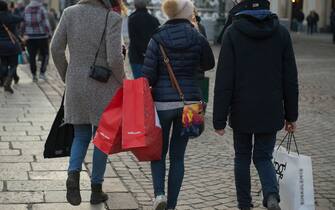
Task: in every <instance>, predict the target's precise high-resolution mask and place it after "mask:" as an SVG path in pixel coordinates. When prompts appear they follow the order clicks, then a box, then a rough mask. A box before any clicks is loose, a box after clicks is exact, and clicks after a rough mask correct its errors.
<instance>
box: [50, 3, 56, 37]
mask: <svg viewBox="0 0 335 210" xmlns="http://www.w3.org/2000/svg"><path fill="white" fill-rule="evenodd" d="M48 20H49V23H50V28H51V34H53V33H54V31H55V30H56V27H57V24H58V19H57V13H56V10H55V9H53V8H51V9H50V10H49V12H48Z"/></svg>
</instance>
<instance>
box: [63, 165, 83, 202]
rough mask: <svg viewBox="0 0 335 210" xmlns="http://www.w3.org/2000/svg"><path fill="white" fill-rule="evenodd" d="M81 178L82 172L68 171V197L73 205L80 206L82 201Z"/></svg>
mask: <svg viewBox="0 0 335 210" xmlns="http://www.w3.org/2000/svg"><path fill="white" fill-rule="evenodd" d="M79 180H80V172H78V171H75V172H69V173H68V177H67V180H66V190H67V191H66V199H67V201H68V202H69V203H70V204H71V205H73V206H78V205H80V203H81V195H80V186H79Z"/></svg>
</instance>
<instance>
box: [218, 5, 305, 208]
mask: <svg viewBox="0 0 335 210" xmlns="http://www.w3.org/2000/svg"><path fill="white" fill-rule="evenodd" d="M259 1H264V0H259ZM298 92H299V91H298V73H297V66H296V61H295V57H294V52H293V47H292V41H291V38H290V34H289V32H288V31H287V29H286V28H285V27H284V26H282V25H280V23H279V20H278V17H277V15H275V14H273V13H271V11H270V10H269V8H268V10H243V11H241V12H239V13H237V14H236V15H235V16H234V18H233V23H232V25H231V27H229V28H228V29H227V31H226V32H225V34H224V37H223V43H222V48H221V52H220V57H219V63H218V67H217V72H216V81H215V90H214V112H213V124H214V128H215V130H216V132H217V133H218V134H219V135H221V136H223V135H224V134H225V128H226V124H227V121H228V120H229V125H230V127H231V128H232V129H233V139H234V149H235V164H234V172H235V184H236V192H237V201H238V208H239V209H241V210H250V209H251V208H252V207H253V205H252V197H251V193H250V192H251V183H250V164H251V160H253V162H254V164H255V166H256V169H257V171H258V174H259V178H260V181H261V184H262V190H263V205H264V206H265V207H266V208H267V209H269V210H280V206H279V201H280V198H279V189H278V182H277V178H276V172H275V168H274V166H273V163H272V158H273V157H272V153H273V150H274V147H275V143H276V134H277V132H278V131H279V130H281V129H282V128H283V126H284V123H285V129H286V130H287V131H288V132H294V131H295V130H296V121H297V119H298ZM228 115H229V119H227V118H228Z"/></svg>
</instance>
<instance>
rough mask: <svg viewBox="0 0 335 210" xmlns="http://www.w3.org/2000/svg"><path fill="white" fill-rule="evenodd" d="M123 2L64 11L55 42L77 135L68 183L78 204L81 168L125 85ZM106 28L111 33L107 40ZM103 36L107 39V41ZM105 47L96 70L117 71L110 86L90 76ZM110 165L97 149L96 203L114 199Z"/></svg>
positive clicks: (107, 0) (85, 2)
mask: <svg viewBox="0 0 335 210" xmlns="http://www.w3.org/2000/svg"><path fill="white" fill-rule="evenodd" d="M119 2H120V1H119V0H80V1H79V2H78V3H77V4H76V5H74V6H72V7H69V8H67V9H65V10H64V13H63V15H62V18H61V20H60V23H59V25H58V27H57V29H56V31H55V34H54V37H53V39H52V42H51V53H52V57H53V60H54V63H55V66H56V68H57V70H58V72H59V74H60V76H61V78H62V79H63V81H64V82H65V84H66V92H65V122H66V123H69V124H73V125H74V132H75V137H74V140H73V144H72V149H71V157H70V163H69V169H68V179H67V181H66V187H67V195H66V196H67V200H68V202H69V203H71V204H72V205H79V204H80V203H81V195H80V189H79V179H80V171H81V166H82V163H83V161H84V158H85V156H86V152H87V148H88V146H89V143H90V141H91V139H92V137H93V135H94V133H95V130H96V127H97V125H98V122H99V118H100V116H101V114H102V112H103V110H104V108H105V107H106V106H107V104H108V103H109V101H110V100H111V98H112V97H113V95H114V93H115V91H116V89H117V88H119V87H120V86H121V83H122V80H123V77H124V66H123V55H122V50H121V49H122V47H121V46H122V43H121V42H122V41H121V40H122V39H121V27H122V18H121V16H120V14H118V13H117V12H114V11H113V10H117V8H120V6H119V5H118V4H119ZM114 7H116V8H114ZM105 24H106V31H105V35H104V36H103V34H104V29H105ZM102 36H103V37H104V38H103V39H102V41H101V37H102ZM100 42H101V47H100V50H99V53H98V56H97V59H96V66H100V67H104V69H109V70H110V71H111V72H112V74H111V76H110V77H109V79H108V81H107V82H106V83H103V82H99V81H97V80H95V79H93V78H91V77H90V76H89V75H90V67H91V66H92V65H93V63H94V60H95V59H94V58H95V54H96V52H97V51H98V48H99V46H100ZM66 47H68V50H69V60H67V58H66V53H65V51H66ZM106 160H107V156H106V155H105V154H104V153H102V152H101V151H100V150H99V149H97V148H94V153H93V169H92V177H91V187H92V194H91V204H98V203H101V202H104V201H106V200H107V199H108V197H107V194H105V193H103V192H102V182H103V176H104V173H105V169H106Z"/></svg>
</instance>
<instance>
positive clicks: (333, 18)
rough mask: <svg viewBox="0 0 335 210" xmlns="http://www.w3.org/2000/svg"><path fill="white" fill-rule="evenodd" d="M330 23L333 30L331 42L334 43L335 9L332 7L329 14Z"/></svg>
mask: <svg viewBox="0 0 335 210" xmlns="http://www.w3.org/2000/svg"><path fill="white" fill-rule="evenodd" d="M330 23H331V29H332V32H333V43H334V44H335V9H333V11H332V13H331V15H330Z"/></svg>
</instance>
